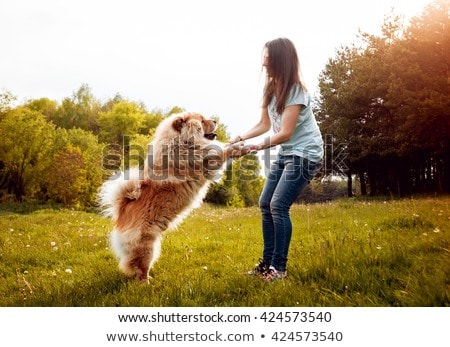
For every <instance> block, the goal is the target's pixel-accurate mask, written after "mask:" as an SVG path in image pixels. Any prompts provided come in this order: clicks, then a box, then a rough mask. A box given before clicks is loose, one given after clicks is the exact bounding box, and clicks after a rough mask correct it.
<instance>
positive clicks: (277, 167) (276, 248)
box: [259, 155, 321, 271]
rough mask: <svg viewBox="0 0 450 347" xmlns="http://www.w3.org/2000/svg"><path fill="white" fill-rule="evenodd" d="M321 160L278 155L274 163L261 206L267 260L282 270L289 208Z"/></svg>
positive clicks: (288, 239)
mask: <svg viewBox="0 0 450 347" xmlns="http://www.w3.org/2000/svg"><path fill="white" fill-rule="evenodd" d="M320 167H321V163H313V162H312V161H309V160H307V159H305V158H302V157H299V156H294V155H290V156H282V155H278V156H277V158H276V159H275V160H274V162H273V163H272V165H271V167H270V170H269V174H268V176H267V180H266V183H265V185H264V188H263V191H262V193H261V197H260V199H259V207H260V209H261V215H262V231H263V240H264V250H263V261H264V262H265V263H266V264H269V265H272V266H273V267H274V268H275V269H277V270H278V271H286V263H287V260H288V252H289V244H290V242H291V235H292V222H291V217H290V214H289V210H290V208H291V206H292V204H293V203H294V202H295V200H296V199H297V198H298V196H299V195H300V193H301V192H302V190H303V189H304V188H305V187H306V185H307V184H308V183H309V181H310V180H311V179H312V178H314V176H315V174H316V173H317V172H318V171H319V169H320Z"/></svg>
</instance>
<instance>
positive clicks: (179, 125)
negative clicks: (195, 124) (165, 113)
mask: <svg viewBox="0 0 450 347" xmlns="http://www.w3.org/2000/svg"><path fill="white" fill-rule="evenodd" d="M184 123H186V121H185V120H184V119H183V118H182V117H178V118H175V120H174V121H173V123H172V127H173V128H174V129H175V130H176V131H178V132H181V129H182V128H183V126H184Z"/></svg>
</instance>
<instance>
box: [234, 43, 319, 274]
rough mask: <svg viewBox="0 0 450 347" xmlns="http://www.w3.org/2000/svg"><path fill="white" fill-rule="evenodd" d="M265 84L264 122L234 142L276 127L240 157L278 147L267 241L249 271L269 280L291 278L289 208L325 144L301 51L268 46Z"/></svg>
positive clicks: (265, 205) (266, 210)
mask: <svg viewBox="0 0 450 347" xmlns="http://www.w3.org/2000/svg"><path fill="white" fill-rule="evenodd" d="M262 65H263V67H264V68H265V69H266V83H265V86H264V93H263V104H262V112H261V119H260V120H259V122H258V123H257V124H256V125H255V126H254V127H253V128H251V129H250V130H248V131H247V132H245V133H243V134H242V135H240V136H237V137H236V138H235V139H234V140H232V141H230V142H231V143H236V142H240V141H245V140H249V139H251V138H254V137H257V136H260V135H262V134H264V133H266V132H267V131H269V130H270V128H271V127H272V129H273V135H271V136H270V137H268V138H266V139H265V140H264V141H263V142H261V143H259V144H256V145H247V146H244V147H243V149H242V152H241V153H240V154H241V155H244V154H246V153H249V152H253V151H258V150H263V149H267V148H270V147H273V146H277V145H280V148H279V151H278V154H277V157H276V159H275V160H274V162H273V163H272V165H271V167H270V171H269V174H268V176H267V179H266V183H265V185H264V188H263V191H262V193H261V196H260V200H259V206H260V209H261V216H262V233H263V240H264V248H263V256H262V259H261V260H260V263H259V264H257V265H256V267H255V268H254V269H253V270H252V271H250V272H249V274H252V275H258V276H262V277H264V278H265V279H266V280H267V281H272V280H274V279H279V278H284V277H286V275H287V272H286V263H287V260H288V251H289V244H290V241H291V235H292V223H291V218H290V214H289V210H290V207H291V206H292V204H293V203H294V202H295V200H296V199H297V198H298V196H299V195H300V193H301V192H302V190H303V189H304V188H305V186H306V185H307V184H308V183H309V181H310V180H311V179H312V178H313V177H314V176H315V174H316V173H317V172H318V170H319V169H320V167H321V162H322V157H323V141H322V135H321V133H320V130H319V127H318V125H317V122H316V119H315V117H314V114H313V112H312V105H311V97H310V95H309V94H308V92H307V90H306V87H305V85H304V83H303V82H302V80H301V78H300V66H299V59H298V55H297V51H296V49H295V46H294V45H293V43H292V42H291V41H290V40H288V39H286V38H278V39H275V40H272V41H269V42H267V43H266V44H265V45H264V50H263V64H262Z"/></svg>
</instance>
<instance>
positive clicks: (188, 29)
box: [0, 0, 429, 136]
mask: <svg viewBox="0 0 450 347" xmlns="http://www.w3.org/2000/svg"><path fill="white" fill-rule="evenodd" d="M428 2H429V0H373V1H366V0H340V1H337V0H310V1H301V0H277V1H273V0H269V1H267V0H259V1H245V0H216V1H213V0H210V1H207V0H164V1H156V0H126V1H125V0H0V47H1V53H0V93H1V92H5V91H8V92H10V93H12V94H13V95H15V96H16V97H17V99H18V100H17V102H18V103H22V102H25V101H26V100H29V99H36V98H41V97H47V98H50V99H52V100H57V101H61V100H62V99H63V98H65V97H71V96H72V95H73V93H74V92H75V91H77V90H78V89H79V88H80V87H81V85H82V84H87V85H89V87H90V88H91V92H92V94H93V95H94V96H95V97H96V98H98V99H99V100H100V101H102V102H104V101H106V100H108V99H109V98H112V97H114V95H116V94H117V93H118V94H120V95H122V96H123V97H124V98H127V99H129V100H132V101H137V102H143V103H144V104H145V105H146V107H147V109H148V110H149V111H151V110H153V109H162V110H168V109H170V108H171V107H173V106H179V107H182V108H184V109H186V110H188V111H195V112H200V113H202V114H204V115H205V116H218V117H219V119H220V121H221V123H223V124H224V125H225V126H226V127H227V130H228V132H229V134H230V135H231V136H236V135H239V134H240V133H241V132H244V131H246V130H248V129H249V128H250V127H252V126H253V125H254V124H255V123H256V122H257V121H258V120H259V117H260V104H261V93H262V86H263V82H264V74H262V72H261V54H262V47H263V45H264V44H265V43H266V42H267V41H269V40H272V39H274V38H277V37H287V38H289V39H291V40H292V41H293V42H294V44H295V46H296V48H297V51H298V54H299V57H300V64H301V69H302V74H303V77H304V80H305V82H306V84H307V86H308V88H309V90H310V91H311V93H312V94H314V93H315V92H316V90H317V89H316V88H317V81H318V77H319V74H320V72H321V71H322V70H323V69H324V67H325V64H326V63H327V61H328V59H329V58H331V57H333V56H334V54H335V51H336V49H338V48H339V47H340V46H342V45H346V44H349V43H351V42H354V41H356V39H357V35H358V31H359V30H361V31H363V32H368V33H372V34H377V33H379V32H380V28H381V24H382V23H383V19H384V16H385V15H386V14H388V13H390V11H391V9H392V8H393V9H394V10H395V12H396V13H399V14H402V15H404V16H405V21H408V20H409V18H410V17H411V16H414V15H417V14H419V13H420V12H421V11H422V9H423V7H424V5H425V4H426V3H428Z"/></svg>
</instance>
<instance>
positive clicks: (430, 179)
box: [317, 0, 450, 196]
mask: <svg viewBox="0 0 450 347" xmlns="http://www.w3.org/2000/svg"><path fill="white" fill-rule="evenodd" d="M449 4H450V3H449V2H448V0H435V1H433V2H432V3H430V4H429V5H428V6H426V7H425V8H424V11H423V12H422V13H421V14H420V15H419V16H417V17H415V18H413V19H412V20H411V21H410V22H409V23H408V25H404V24H403V21H402V18H401V17H400V16H398V15H395V14H394V13H392V14H390V15H388V16H386V18H385V21H384V24H383V26H382V28H381V29H382V30H381V35H369V34H366V33H362V34H360V35H359V40H360V41H359V43H358V44H356V43H353V44H351V45H348V46H343V47H340V48H339V49H338V50H337V51H336V55H335V56H334V57H333V58H330V59H329V61H328V63H327V64H326V66H325V68H324V70H323V71H322V73H321V75H320V78H319V91H320V95H319V97H318V98H317V116H318V119H319V120H320V127H321V129H322V132H323V133H324V134H327V136H328V141H327V144H328V148H326V149H327V155H328V158H329V159H330V158H332V157H333V156H332V154H331V153H330V151H331V150H332V148H333V147H336V146H338V145H339V146H341V148H342V147H344V148H345V155H346V158H345V164H346V165H345V170H338V168H336V167H335V166H333V165H334V164H336V163H332V162H330V161H328V162H326V163H325V164H326V165H325V166H326V167H327V169H328V170H329V172H328V173H330V172H335V171H340V173H344V174H345V175H346V176H347V177H348V178H349V185H348V194H349V195H352V191H353V190H354V189H355V188H354V187H352V182H353V181H354V180H352V179H351V178H353V177H356V178H357V181H358V182H359V186H360V192H361V194H363V195H365V194H370V195H389V194H390V195H396V196H406V195H410V194H415V193H429V192H437V193H448V192H450V180H449V175H450V156H449V153H450V71H449V65H450V19H449V13H450V9H449V6H450V5H449ZM341 169H342V168H341Z"/></svg>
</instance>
